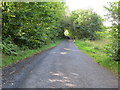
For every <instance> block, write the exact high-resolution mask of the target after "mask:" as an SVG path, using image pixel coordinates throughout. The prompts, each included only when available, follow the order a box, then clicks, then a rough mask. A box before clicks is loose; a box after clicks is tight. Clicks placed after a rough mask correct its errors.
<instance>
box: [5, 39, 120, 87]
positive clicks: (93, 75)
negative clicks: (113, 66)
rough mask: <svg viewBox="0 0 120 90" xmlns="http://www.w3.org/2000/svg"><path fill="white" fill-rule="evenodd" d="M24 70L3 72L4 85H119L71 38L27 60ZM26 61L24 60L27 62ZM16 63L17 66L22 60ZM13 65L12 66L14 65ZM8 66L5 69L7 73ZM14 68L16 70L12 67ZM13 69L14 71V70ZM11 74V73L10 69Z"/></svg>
mask: <svg viewBox="0 0 120 90" xmlns="http://www.w3.org/2000/svg"><path fill="white" fill-rule="evenodd" d="M29 60H31V63H30V62H29V63H28V62H27V63H22V64H21V65H23V66H22V67H23V69H22V70H17V72H16V73H13V75H12V74H11V76H10V74H9V78H7V77H8V76H6V75H3V81H4V82H8V80H9V82H8V83H3V87H8V88H9V87H11V88H118V79H117V78H116V76H115V75H114V74H113V73H111V72H110V71H109V70H107V69H105V68H103V67H101V66H100V65H99V64H97V63H96V62H94V61H93V60H92V59H91V58H90V57H89V56H87V55H86V54H85V53H83V52H82V51H80V50H79V49H78V48H77V47H76V46H75V44H74V43H73V42H72V41H71V40H64V41H63V42H62V43H60V44H59V45H58V46H56V47H55V48H52V49H50V50H48V51H45V52H43V53H41V54H38V55H36V56H33V57H31V58H29V59H28V61H29ZM25 61H27V60H24V61H22V62H25ZM17 64H18V65H16V64H15V66H14V70H15V68H17V66H20V65H19V64H20V63H17ZM12 67H13V66H12ZM6 70H8V68H5V69H3V73H6V72H7V71H6ZM12 70H13V69H12ZM12 70H11V72H13V71H12ZM7 73H9V72H7Z"/></svg>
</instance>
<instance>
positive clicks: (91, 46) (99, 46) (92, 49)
mask: <svg viewBox="0 0 120 90" xmlns="http://www.w3.org/2000/svg"><path fill="white" fill-rule="evenodd" d="M74 42H75V44H76V45H77V47H78V48H79V49H80V50H82V51H83V52H84V53H86V54H88V55H89V56H91V57H92V58H93V60H95V61H96V62H97V63H99V64H100V65H102V66H104V67H106V68H108V69H110V70H112V71H113V72H114V73H115V74H117V75H118V63H117V62H115V61H111V60H110V58H109V57H108V56H107V54H106V53H105V50H104V46H105V45H106V44H107V43H108V42H109V40H105V39H104V40H96V41H89V40H85V41H83V40H75V41H74Z"/></svg>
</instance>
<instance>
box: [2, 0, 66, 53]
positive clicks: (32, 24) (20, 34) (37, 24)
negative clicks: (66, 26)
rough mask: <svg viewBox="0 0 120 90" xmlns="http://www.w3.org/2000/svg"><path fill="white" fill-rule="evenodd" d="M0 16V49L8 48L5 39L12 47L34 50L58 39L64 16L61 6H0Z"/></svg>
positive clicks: (28, 4) (45, 4) (36, 4)
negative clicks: (0, 10)
mask: <svg viewBox="0 0 120 90" xmlns="http://www.w3.org/2000/svg"><path fill="white" fill-rule="evenodd" d="M2 14H3V15H2V16H3V17H2V20H3V22H2V26H3V28H2V29H3V32H2V34H3V38H2V40H3V41H4V42H5V43H6V44H5V43H3V47H4V46H5V47H7V46H8V45H7V43H8V42H6V39H7V38H11V39H10V41H11V43H12V44H13V46H14V45H17V46H19V47H20V48H22V47H23V46H26V47H28V48H31V49H34V48H38V47H42V46H44V45H45V44H48V43H51V42H53V41H55V40H56V39H58V38H61V37H59V36H62V33H63V30H62V28H61V27H60V25H61V22H62V20H63V19H64V16H65V5H64V3H62V2H29V3H25V2H2ZM8 48H9V49H10V48H11V47H8ZM6 50H7V48H4V49H3V53H7V52H8V51H6ZM10 50H11V49H10Z"/></svg>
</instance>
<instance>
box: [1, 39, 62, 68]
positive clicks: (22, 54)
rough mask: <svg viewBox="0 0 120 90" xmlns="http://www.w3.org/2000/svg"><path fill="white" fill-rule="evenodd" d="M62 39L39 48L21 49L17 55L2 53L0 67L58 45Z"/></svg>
mask: <svg viewBox="0 0 120 90" xmlns="http://www.w3.org/2000/svg"><path fill="white" fill-rule="evenodd" d="M61 41H62V40H58V41H56V42H55V43H51V44H49V45H45V46H43V47H42V48H38V49H32V50H30V49H26V50H24V51H21V50H19V51H18V52H17V53H18V54H17V55H16V56H15V55H11V56H8V55H4V54H3V55H2V64H1V65H0V67H5V66H8V65H10V64H13V63H15V62H18V61H20V60H23V59H25V58H28V57H30V56H32V55H34V54H36V53H39V52H42V51H44V50H47V49H49V48H52V47H54V46H56V45H58V44H59V43H60V42H61Z"/></svg>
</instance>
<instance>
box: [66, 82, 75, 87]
mask: <svg viewBox="0 0 120 90" xmlns="http://www.w3.org/2000/svg"><path fill="white" fill-rule="evenodd" d="M65 85H66V86H68V87H75V86H76V85H74V84H71V83H66V84H65Z"/></svg>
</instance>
